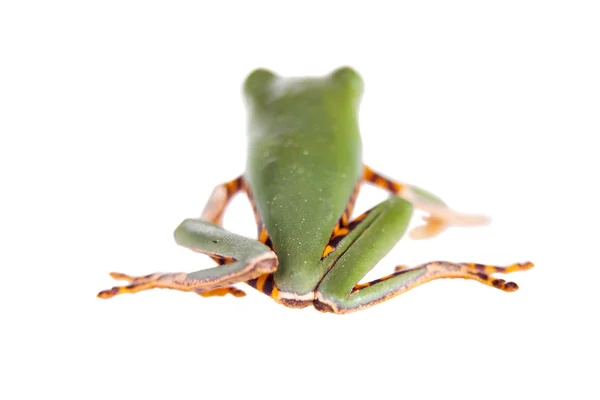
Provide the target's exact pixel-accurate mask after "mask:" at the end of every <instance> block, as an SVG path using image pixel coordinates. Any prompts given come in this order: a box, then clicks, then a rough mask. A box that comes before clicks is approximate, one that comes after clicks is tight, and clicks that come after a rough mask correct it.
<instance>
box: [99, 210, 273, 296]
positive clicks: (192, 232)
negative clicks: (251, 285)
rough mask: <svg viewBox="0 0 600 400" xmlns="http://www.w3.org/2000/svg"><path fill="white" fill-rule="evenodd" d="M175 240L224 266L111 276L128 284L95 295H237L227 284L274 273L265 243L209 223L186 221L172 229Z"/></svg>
mask: <svg viewBox="0 0 600 400" xmlns="http://www.w3.org/2000/svg"><path fill="white" fill-rule="evenodd" d="M175 241H176V242H177V243H178V244H179V245H181V246H184V247H187V248H189V249H191V250H194V251H197V252H200V253H204V254H208V255H210V256H211V257H213V258H216V259H219V260H221V261H222V263H223V265H220V266H217V267H214V268H209V269H204V270H201V271H196V272H192V273H185V272H179V273H154V274H150V275H145V276H141V277H130V276H128V275H125V274H120V273H111V276H112V277H113V278H115V279H125V280H128V281H130V284H129V285H127V286H115V287H113V288H112V289H108V290H104V291H102V292H100V293H98V297H100V298H103V299H106V298H110V297H113V296H115V295H117V294H122V293H137V292H139V291H142V290H148V289H154V288H166V289H176V290H181V291H185V292H190V291H195V292H197V293H200V294H203V295H223V294H226V293H231V294H233V295H234V296H235V295H236V294H239V292H241V291H239V290H237V291H235V290H232V289H231V288H229V287H228V286H229V285H232V284H235V283H238V282H243V281H247V280H250V279H255V278H258V277H259V276H261V275H264V274H270V273H273V272H274V271H275V270H276V269H277V265H278V261H277V256H276V254H275V253H274V252H273V251H271V249H269V248H268V247H267V246H265V245H264V244H262V243H260V242H258V241H256V240H254V239H250V238H247V237H245V236H241V235H237V234H235V233H232V232H229V231H227V230H225V229H223V228H221V227H219V226H217V225H215V224H213V223H212V222H209V221H204V220H201V219H187V220H185V221H183V222H182V223H181V225H179V227H178V228H177V229H176V230H175Z"/></svg>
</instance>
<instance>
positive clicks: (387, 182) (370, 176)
mask: <svg viewBox="0 0 600 400" xmlns="http://www.w3.org/2000/svg"><path fill="white" fill-rule="evenodd" d="M363 179H364V180H365V181H367V182H370V183H372V184H374V185H376V186H379V187H380V188H382V189H385V190H387V191H389V192H391V193H394V194H398V193H400V192H402V191H403V190H404V185H402V184H401V183H398V182H395V181H393V180H391V179H389V178H386V177H385V176H383V175H380V174H378V173H377V172H375V171H373V170H372V169H371V168H369V167H367V166H366V165H365V167H364V172H363Z"/></svg>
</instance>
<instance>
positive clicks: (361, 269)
mask: <svg viewBox="0 0 600 400" xmlns="http://www.w3.org/2000/svg"><path fill="white" fill-rule="evenodd" d="M411 215H412V205H411V204H410V203H409V202H408V201H406V200H404V199H402V198H400V197H395V196H394V197H390V198H389V199H387V200H386V201H384V202H382V203H380V204H379V205H377V206H376V207H374V208H372V209H371V210H369V211H367V212H366V213H365V214H363V215H361V216H359V217H357V218H356V220H355V221H351V222H350V226H352V229H351V231H350V232H349V233H348V234H347V235H346V236H345V237H344V238H343V239H342V240H341V241H340V243H338V244H337V246H336V247H335V250H334V251H333V252H331V253H330V254H328V255H327V256H326V257H325V258H324V259H323V261H322V262H325V263H326V264H327V265H328V272H327V274H326V275H325V277H324V278H323V280H322V281H321V283H320V284H319V286H318V288H317V293H316V300H315V301H314V305H315V307H316V308H317V309H319V310H321V311H329V312H334V313H348V312H352V311H357V310H361V309H364V308H367V307H371V306H373V305H375V304H378V303H380V302H382V301H385V300H388V299H390V298H392V297H395V296H397V295H399V294H401V293H404V292H406V291H408V290H410V289H412V288H414V287H417V286H419V285H421V284H423V283H425V282H428V281H431V280H434V279H440V278H464V279H473V280H477V281H479V282H481V283H484V284H486V285H489V286H492V287H495V288H498V289H501V290H504V291H507V292H510V291H514V290H517V288H518V286H517V285H516V284H515V283H513V282H506V281H504V280H503V279H499V278H495V277H493V276H492V274H494V273H509V272H514V271H522V270H526V269H529V268H531V267H533V264H531V263H523V264H514V265H511V266H508V267H496V266H490V265H483V264H472V263H451V262H444V261H436V262H431V263H427V264H423V265H420V266H418V267H416V268H406V267H399V268H398V270H397V271H396V272H394V273H392V274H391V275H388V276H385V277H383V278H380V279H377V280H374V281H372V282H368V283H364V284H359V283H358V282H359V281H360V280H361V279H362V278H363V277H364V276H365V275H366V274H367V272H369V270H371V269H372V268H373V267H374V266H375V265H376V264H377V262H378V261H379V260H380V259H381V258H382V257H383V256H384V255H385V254H386V253H387V252H388V251H389V250H390V249H391V248H392V247H393V246H394V245H395V244H396V242H397V241H398V240H399V239H400V238H401V237H402V235H403V234H404V232H405V231H406V229H407V226H408V223H409V221H410V218H411Z"/></svg>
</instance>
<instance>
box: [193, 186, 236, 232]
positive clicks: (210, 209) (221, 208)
mask: <svg viewBox="0 0 600 400" xmlns="http://www.w3.org/2000/svg"><path fill="white" fill-rule="evenodd" d="M244 185H245V183H244V177H243V176H239V177H237V178H236V179H234V180H232V181H229V182H225V183H222V184H220V185H218V186H216V187H215V188H214V189H213V191H212V194H211V195H210V197H209V199H208V201H207V202H206V205H205V206H204V210H203V211H202V216H201V217H200V218H202V219H204V220H206V221H210V222H212V223H213V224H215V225H219V226H221V225H222V222H223V213H224V212H225V208H227V205H228V204H229V202H230V201H231V199H232V198H233V197H234V196H235V195H236V194H238V193H239V192H240V190H242V188H243V187H244Z"/></svg>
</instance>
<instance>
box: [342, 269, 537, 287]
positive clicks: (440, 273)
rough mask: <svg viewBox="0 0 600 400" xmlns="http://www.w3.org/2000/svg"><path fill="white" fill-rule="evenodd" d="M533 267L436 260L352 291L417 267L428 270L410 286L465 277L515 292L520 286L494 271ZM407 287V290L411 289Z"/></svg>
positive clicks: (506, 272)
mask: <svg viewBox="0 0 600 400" xmlns="http://www.w3.org/2000/svg"><path fill="white" fill-rule="evenodd" d="M531 268H533V263H531V262H525V263H517V264H512V265H509V266H507V267H498V266H495V265H485V264H476V263H459V264H454V263H449V262H445V261H434V262H430V263H427V264H425V265H422V266H419V267H416V268H413V269H409V268H406V267H405V266H398V267H396V269H395V272H394V273H392V274H389V275H386V276H384V277H381V278H379V279H375V280H373V281H370V282H366V283H359V284H357V285H355V286H354V288H353V289H352V293H356V292H357V291H359V290H361V289H364V288H367V287H369V286H373V285H375V284H377V283H380V282H384V281H386V280H388V279H390V278H393V277H395V276H398V275H402V274H405V273H406V272H407V271H413V270H417V269H424V270H426V272H425V274H424V276H423V277H422V278H420V279H419V280H418V281H417V282H415V283H413V284H409V286H410V287H415V286H418V285H420V284H422V283H425V282H428V281H431V280H434V279H440V278H463V279H473V280H476V281H479V282H481V283H483V284H485V285H488V286H491V287H495V288H496V289H500V290H503V291H505V292H514V291H515V290H517V289H519V286H518V285H517V284H516V283H514V282H507V281H505V280H504V279H499V278H495V277H493V276H492V275H491V274H492V273H500V274H508V273H511V272H517V271H526V270H528V269H531ZM410 287H409V288H407V289H406V290H408V289H410Z"/></svg>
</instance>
